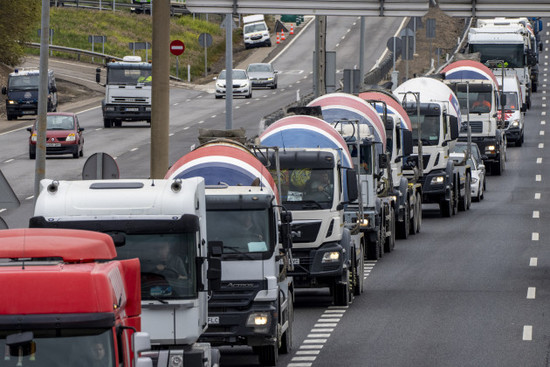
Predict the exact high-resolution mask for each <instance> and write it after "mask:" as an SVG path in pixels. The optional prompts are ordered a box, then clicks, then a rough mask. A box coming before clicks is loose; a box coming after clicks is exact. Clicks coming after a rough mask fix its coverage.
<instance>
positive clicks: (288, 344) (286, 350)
mask: <svg viewBox="0 0 550 367" xmlns="http://www.w3.org/2000/svg"><path fill="white" fill-rule="evenodd" d="M287 313H288V328H287V329H286V331H285V332H284V334H283V336H282V338H281V347H280V348H279V353H280V354H290V353H291V352H292V321H293V320H294V303H293V302H292V296H290V299H289V300H288V312H287Z"/></svg>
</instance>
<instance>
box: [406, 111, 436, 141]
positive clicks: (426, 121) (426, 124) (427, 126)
mask: <svg viewBox="0 0 550 367" xmlns="http://www.w3.org/2000/svg"><path fill="white" fill-rule="evenodd" d="M409 118H410V119H411V124H412V136H413V144H414V145H417V144H418V124H419V123H420V124H422V144H423V145H438V144H439V132H440V124H439V121H440V116H439V115H422V114H421V115H420V119H419V118H418V115H417V114H416V113H415V114H411V115H409Z"/></svg>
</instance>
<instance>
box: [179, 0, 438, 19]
mask: <svg viewBox="0 0 550 367" xmlns="http://www.w3.org/2000/svg"><path fill="white" fill-rule="evenodd" d="M429 1H430V0H276V1H268V0H187V1H186V2H185V6H186V8H187V9H188V10H189V11H191V12H192V13H217V14H219V13H224V14H303V15H342V16H370V17H376V16H387V17H406V16H415V17H421V16H423V15H425V14H426V13H427V12H428V10H429Z"/></svg>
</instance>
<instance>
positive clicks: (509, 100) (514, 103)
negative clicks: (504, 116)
mask: <svg viewBox="0 0 550 367" xmlns="http://www.w3.org/2000/svg"><path fill="white" fill-rule="evenodd" d="M504 95H505V96H506V106H504V108H505V109H507V110H512V111H517V110H518V94H517V93H516V92H504Z"/></svg>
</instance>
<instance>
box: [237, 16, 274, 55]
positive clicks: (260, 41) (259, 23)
mask: <svg viewBox="0 0 550 367" xmlns="http://www.w3.org/2000/svg"><path fill="white" fill-rule="evenodd" d="M243 39H244V47H245V48H246V49H247V50H248V49H249V48H252V47H259V46H267V47H271V35H270V34H269V28H268V27H267V24H266V22H265V19H264V16H263V14H254V15H247V16H244V17H243Z"/></svg>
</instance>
